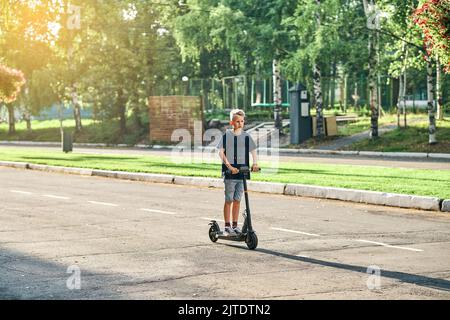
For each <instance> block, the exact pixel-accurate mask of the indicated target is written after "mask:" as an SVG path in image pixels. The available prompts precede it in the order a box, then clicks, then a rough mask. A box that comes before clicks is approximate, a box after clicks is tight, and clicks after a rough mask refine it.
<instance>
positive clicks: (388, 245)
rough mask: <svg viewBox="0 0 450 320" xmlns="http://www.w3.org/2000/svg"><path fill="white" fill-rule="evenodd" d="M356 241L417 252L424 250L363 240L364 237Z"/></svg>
mask: <svg viewBox="0 0 450 320" xmlns="http://www.w3.org/2000/svg"><path fill="white" fill-rule="evenodd" d="M356 241H359V242H365V243H372V244H376V245H379V246H383V247H387V248H394V249H402V250H409V251H417V252H422V251H423V250H421V249H414V248H407V247H399V246H392V245H390V244H386V243H382V242H375V241H368V240H362V239H359V240H356Z"/></svg>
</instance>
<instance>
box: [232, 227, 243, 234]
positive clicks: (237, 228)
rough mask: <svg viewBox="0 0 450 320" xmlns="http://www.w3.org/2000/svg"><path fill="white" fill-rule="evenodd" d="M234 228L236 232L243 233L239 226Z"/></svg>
mask: <svg viewBox="0 0 450 320" xmlns="http://www.w3.org/2000/svg"><path fill="white" fill-rule="evenodd" d="M233 230H234V232H235V233H236V234H239V233H242V230H241V229H240V228H239V227H234V228H233Z"/></svg>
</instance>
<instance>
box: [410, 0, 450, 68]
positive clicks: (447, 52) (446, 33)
mask: <svg viewBox="0 0 450 320" xmlns="http://www.w3.org/2000/svg"><path fill="white" fill-rule="evenodd" d="M412 18H413V21H414V23H416V24H417V25H418V26H419V27H420V29H421V30H422V32H423V35H424V47H425V50H426V52H427V55H426V57H425V58H426V59H428V58H429V57H434V56H436V57H437V58H438V59H439V61H440V63H441V64H442V65H443V66H444V71H445V72H446V73H450V0H425V2H424V3H422V5H420V6H419V7H418V8H417V10H416V11H415V12H414V14H413V17H412Z"/></svg>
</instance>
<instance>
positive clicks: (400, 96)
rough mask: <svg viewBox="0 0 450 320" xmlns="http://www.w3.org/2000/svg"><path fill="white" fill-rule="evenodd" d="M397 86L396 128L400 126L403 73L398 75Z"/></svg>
mask: <svg viewBox="0 0 450 320" xmlns="http://www.w3.org/2000/svg"><path fill="white" fill-rule="evenodd" d="M398 80H399V88H398V99H397V128H400V115H401V112H400V108H401V103H402V92H403V74H400V76H399V77H398Z"/></svg>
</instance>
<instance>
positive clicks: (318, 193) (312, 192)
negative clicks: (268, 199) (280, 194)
mask: <svg viewBox="0 0 450 320" xmlns="http://www.w3.org/2000/svg"><path fill="white" fill-rule="evenodd" d="M326 193H327V191H326V188H324V187H317V186H308V185H303V184H287V185H286V188H285V191H284V194H286V195H293V196H300V197H313V198H325V197H326Z"/></svg>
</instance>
